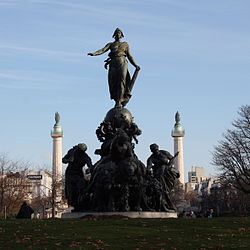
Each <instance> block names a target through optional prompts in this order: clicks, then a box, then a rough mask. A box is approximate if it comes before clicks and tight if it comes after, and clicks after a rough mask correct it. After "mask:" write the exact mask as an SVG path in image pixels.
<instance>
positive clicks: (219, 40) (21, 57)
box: [0, 0, 250, 175]
mask: <svg viewBox="0 0 250 250" xmlns="http://www.w3.org/2000/svg"><path fill="white" fill-rule="evenodd" d="M249 11H250V2H249V1H247V0H237V1H236V0H220V1H218V0H210V1H198V0H195V1H194V0H188V1H187V0H154V1H153V0H151V1H149V0H136V1H132V0H121V1H114V0H102V1H97V0H91V1H79V0H71V1H66V0H6V1H4V0H0V22H1V26H0V32H1V41H0V105H1V109H0V114H1V123H0V141H1V144H0V152H2V153H8V155H9V157H10V158H14V159H21V160H24V161H29V162H31V163H32V164H33V166H34V168H41V167H42V168H44V167H46V168H48V169H49V168H50V167H51V151H52V139H51V138H50V130H51V129H52V127H53V125H54V113H55V112H56V111H58V112H59V113H60V115H61V124H62V127H63V130H64V135H65V137H64V139H63V153H66V152H67V150H68V149H69V148H70V147H72V146H73V145H75V144H77V143H79V142H85V143H87V145H88V148H89V149H88V153H89V155H90V156H91V157H92V159H93V162H95V161H96V160H98V157H97V156H95V155H94V153H93V152H94V150H95V149H96V148H99V146H100V143H99V141H98V140H97V138H96V135H95V130H96V128H97V127H98V126H99V124H100V123H101V122H102V121H103V119H104V117H105V114H106V112H107V111H108V110H109V109H110V108H112V107H113V105H114V102H113V101H111V100H109V93H108V87H107V71H106V70H105V69H104V68H103V61H104V60H105V59H106V58H107V54H106V55H102V56H99V57H88V56H87V53H88V52H94V51H96V50H97V49H100V48H102V47H103V46H104V45H105V44H106V43H108V42H110V41H112V34H113V31H114V30H115V28H116V27H119V28H121V29H122V31H123V33H124V35H125V38H124V40H125V41H127V42H128V43H129V45H130V49H131V53H132V55H133V56H134V59H135V61H136V62H137V64H138V65H140V67H141V71H140V73H139V76H138V79H137V82H136V84H135V87H134V90H133V96H132V99H131V101H130V102H129V104H128V105H127V106H126V107H127V108H128V109H129V110H130V111H131V113H132V114H133V116H134V121H135V122H136V123H137V125H138V126H139V127H140V128H141V129H142V131H143V133H142V135H141V136H140V137H139V138H138V139H139V144H138V145H137V147H136V153H137V155H138V156H139V158H140V159H141V160H142V161H143V162H145V161H146V159H147V157H148V156H149V155H150V150H149V145H150V144H151V143H154V142H155V143H158V144H159V145H160V147H161V148H162V149H167V150H168V151H170V152H171V153H173V139H172V138H171V136H170V133H171V130H172V128H173V125H174V115H175V113H176V111H177V110H178V111H179V113H180V115H181V123H182V124H183V126H184V127H185V130H186V136H185V137H184V158H185V169H186V172H187V171H189V170H190V168H191V166H192V165H194V166H202V167H205V169H206V173H207V174H208V175H209V174H212V175H214V174H215V173H216V172H215V171H214V167H212V166H211V163H210V162H211V152H212V151H213V146H214V145H216V144H217V141H218V140H219V139H221V135H222V133H223V132H225V130H226V129H227V128H230V127H231V121H232V120H233V119H235V118H236V117H237V110H238V108H239V107H240V106H241V105H245V104H249V93H250V84H249V80H250V73H249V66H250V65H249V64H250V33H249V30H250V16H249ZM130 70H131V71H133V67H131V68H130ZM64 168H65V167H64Z"/></svg>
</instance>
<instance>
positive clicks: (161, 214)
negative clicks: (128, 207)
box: [62, 212, 177, 219]
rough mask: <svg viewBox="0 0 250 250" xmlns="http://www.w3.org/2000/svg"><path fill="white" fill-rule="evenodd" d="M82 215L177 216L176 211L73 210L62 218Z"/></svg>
mask: <svg viewBox="0 0 250 250" xmlns="http://www.w3.org/2000/svg"><path fill="white" fill-rule="evenodd" d="M84 216H86V217H87V216H93V217H99V216H100V217H102V216H105V217H106V216H107V217H108V216H110V217H112V216H121V217H122V216H124V217H128V218H151V219H152V218H177V213H176V212H73V213H63V214H62V218H68V219H69V218H81V217H84Z"/></svg>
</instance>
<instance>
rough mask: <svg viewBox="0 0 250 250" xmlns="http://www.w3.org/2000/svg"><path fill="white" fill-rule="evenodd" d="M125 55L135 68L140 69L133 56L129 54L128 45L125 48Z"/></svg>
mask: <svg viewBox="0 0 250 250" xmlns="http://www.w3.org/2000/svg"><path fill="white" fill-rule="evenodd" d="M127 57H128V60H129V62H130V63H131V64H132V65H133V66H134V67H135V68H136V69H137V70H140V69H141V68H140V67H139V66H138V65H137V64H136V62H135V60H134V58H133V57H132V55H131V54H130V51H129V47H128V49H127Z"/></svg>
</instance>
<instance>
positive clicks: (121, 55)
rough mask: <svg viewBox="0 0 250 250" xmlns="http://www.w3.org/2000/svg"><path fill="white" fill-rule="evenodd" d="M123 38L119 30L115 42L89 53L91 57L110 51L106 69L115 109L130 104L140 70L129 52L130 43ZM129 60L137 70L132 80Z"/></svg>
mask: <svg viewBox="0 0 250 250" xmlns="http://www.w3.org/2000/svg"><path fill="white" fill-rule="evenodd" d="M123 37H124V35H123V33H122V31H121V30H120V29H119V28H117V29H116V30H115V32H114V34H113V38H114V39H115V41H114V42H110V43H108V44H106V45H105V46H104V48H102V49H100V50H97V51H96V52H94V53H88V55H89V56H98V55H101V54H103V53H105V52H107V51H108V50H110V53H109V54H108V59H107V60H105V65H104V67H105V68H106V69H107V68H108V69H109V71H108V83H109V92H110V98H111V99H113V100H114V101H115V107H124V106H125V105H126V104H127V103H128V101H129V99H130V97H131V91H132V88H133V85H134V82H135V79H136V77H137V74H138V71H139V70H140V67H139V66H138V65H137V64H136V63H135V61H134V59H133V57H132V56H131V54H130V52H129V45H128V43H126V42H121V41H120V40H121V39H122V38H123ZM127 58H128V60H129V62H130V63H131V64H132V65H133V66H134V67H135V68H136V70H135V73H134V75H133V77H132V79H131V77H130V74H129V72H128V63H127Z"/></svg>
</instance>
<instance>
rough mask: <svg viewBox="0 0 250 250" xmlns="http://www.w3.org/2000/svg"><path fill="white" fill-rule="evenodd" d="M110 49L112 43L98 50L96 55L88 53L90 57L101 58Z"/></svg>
mask: <svg viewBox="0 0 250 250" xmlns="http://www.w3.org/2000/svg"><path fill="white" fill-rule="evenodd" d="M109 48H110V43H108V44H106V45H105V46H104V47H103V48H102V49H99V50H97V51H96V52H94V53H88V56H99V55H101V54H103V53H105V52H107V51H108V50H109Z"/></svg>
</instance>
